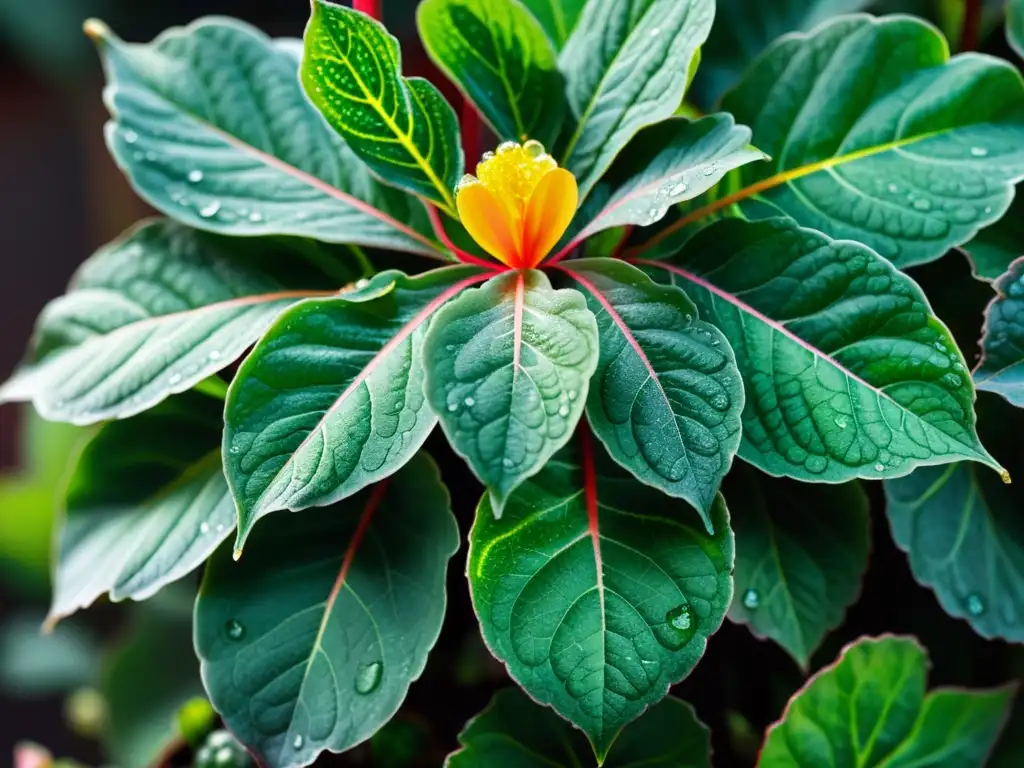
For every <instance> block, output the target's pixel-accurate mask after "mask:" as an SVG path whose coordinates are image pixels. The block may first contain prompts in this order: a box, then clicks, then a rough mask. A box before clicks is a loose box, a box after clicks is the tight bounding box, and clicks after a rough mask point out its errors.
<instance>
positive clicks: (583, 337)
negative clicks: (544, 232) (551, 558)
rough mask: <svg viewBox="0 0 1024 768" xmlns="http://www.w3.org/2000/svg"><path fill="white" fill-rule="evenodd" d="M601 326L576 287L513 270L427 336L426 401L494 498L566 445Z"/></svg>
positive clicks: (500, 503) (467, 298)
mask: <svg viewBox="0 0 1024 768" xmlns="http://www.w3.org/2000/svg"><path fill="white" fill-rule="evenodd" d="M597 347H598V342H597V323H596V322H595V320H594V316H593V314H591V312H590V310H589V309H587V304H586V300H585V299H584V298H583V296H582V295H581V294H580V293H579V292H578V291H575V290H573V289H571V288H570V289H564V290H557V291H556V290H552V288H551V283H550V282H549V281H548V278H547V276H546V275H545V274H544V273H543V272H538V271H537V270H527V271H512V272H506V273H505V274H502V275H499V276H498V277H495V278H493V279H492V280H491V281H490V282H488V283H487V284H485V285H483V286H481V287H480V288H474V289H472V290H468V291H465V292H464V293H463V294H462V295H461V296H459V297H458V298H457V299H455V300H454V301H452V302H451V303H449V304H448V306H446V307H445V308H444V309H442V310H441V311H440V312H439V313H438V315H437V319H436V321H435V322H434V323H433V324H432V325H431V327H430V331H429V332H428V334H427V338H426V342H425V346H424V352H423V356H424V359H425V361H426V367H427V379H426V393H427V400H428V401H429V402H430V404H431V406H433V408H434V411H435V412H436V413H437V414H438V416H439V417H440V420H441V426H442V427H443V428H444V431H445V434H446V435H447V436H448V440H449V441H450V442H451V444H452V447H453V448H454V449H455V450H456V451H457V452H458V453H459V454H460V455H461V456H463V457H465V458H466V459H467V460H468V461H469V465H470V467H471V468H472V470H473V472H474V473H476V476H477V477H479V478H480V480H481V482H483V483H484V485H486V486H487V488H488V490H489V491H490V498H491V504H492V507H493V509H494V512H495V514H497V515H499V516H500V515H501V512H502V508H503V507H504V505H505V501H506V499H508V497H509V494H510V493H512V491H513V490H515V488H516V487H517V486H519V484H520V483H522V482H523V481H524V480H526V479H527V478H528V477H531V476H532V475H534V474H536V473H537V472H538V471H539V470H540V469H541V467H543V466H544V464H545V462H547V460H548V458H550V457H551V455H552V454H554V453H555V451H557V450H558V449H559V448H561V447H562V446H564V445H565V444H566V443H567V442H568V440H569V438H570V437H571V436H572V432H573V429H574V428H575V426H576V423H577V422H578V421H579V418H580V416H581V415H582V413H583V406H584V403H585V402H586V399H587V388H588V386H589V382H590V377H591V376H592V375H593V373H594V369H595V367H596V366H597V357H598V348H597Z"/></svg>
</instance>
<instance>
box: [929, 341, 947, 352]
mask: <svg viewBox="0 0 1024 768" xmlns="http://www.w3.org/2000/svg"><path fill="white" fill-rule="evenodd" d="M932 346H933V347H935V348H936V349H937V350H939V352H945V351H946V345H945V344H943V343H942V342H941V341H936V342H935V343H934V344H932Z"/></svg>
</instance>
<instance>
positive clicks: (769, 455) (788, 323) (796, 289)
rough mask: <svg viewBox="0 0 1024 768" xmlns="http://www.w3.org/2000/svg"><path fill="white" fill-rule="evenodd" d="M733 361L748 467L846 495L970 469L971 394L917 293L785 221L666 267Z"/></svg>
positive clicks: (695, 244) (715, 237) (888, 272)
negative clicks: (946, 468) (923, 474)
mask: <svg viewBox="0 0 1024 768" xmlns="http://www.w3.org/2000/svg"><path fill="white" fill-rule="evenodd" d="M646 265H647V266H648V268H650V269H651V271H652V274H655V275H662V276H668V277H670V278H671V280H672V281H673V282H676V283H677V284H678V285H680V286H681V287H682V288H683V289H684V290H685V291H686V293H687V295H688V296H689V297H690V298H691V299H693V301H694V303H695V304H696V305H697V307H698V309H699V310H700V316H701V318H703V319H704V320H705V321H707V322H709V323H712V324H713V325H715V326H717V327H718V328H719V329H720V330H721V331H722V332H723V333H724V334H725V337H726V338H727V339H728V340H729V343H730V344H731V345H732V347H733V350H734V351H735V353H736V362H737V364H738V366H739V369H740V372H741V373H742V374H743V382H744V388H745V390H746V407H745V409H744V413H743V443H742V444H741V445H740V451H739V453H740V456H742V457H743V458H745V459H747V460H748V461H750V462H751V463H752V464H754V465H755V466H757V467H759V468H761V469H763V470H765V471H766V472H768V473H769V474H773V475H788V476H789V477H793V478H796V479H798V480H808V481H824V482H842V481H844V480H850V479H853V478H856V477H861V478H866V479H879V478H888V477H900V476H902V475H905V474H908V473H909V472H911V471H912V470H913V469H914V468H915V467H917V466H922V465H931V464H946V463H950V462H954V461H960V460H964V459H970V460H973V461H979V462H982V463H985V464H987V465H989V466H990V467H992V468H994V469H997V470H999V471H1003V470H1002V468H1001V467H999V465H998V464H997V463H996V462H995V460H994V459H993V458H992V457H991V456H990V455H989V454H988V452H987V451H986V450H985V449H984V448H983V447H982V445H981V443H980V442H979V440H978V436H977V433H976V431H975V426H974V425H975V415H974V399H975V393H974V387H973V385H972V383H971V378H970V375H969V374H968V373H967V369H966V365H965V362H964V359H963V356H962V355H961V353H960V351H959V350H958V349H957V347H956V343H955V342H954V341H953V338H952V336H951V335H950V333H949V331H948V330H947V329H946V327H945V326H944V325H943V324H942V323H941V322H940V321H939V320H938V318H936V317H935V315H934V314H933V313H932V310H931V307H929V305H928V301H927V299H926V298H925V296H924V294H923V293H922V292H921V289H920V288H919V287H918V286H917V284H916V283H914V282H913V280H911V279H910V278H909V277H907V276H906V275H904V274H903V273H901V272H899V271H898V270H897V269H896V268H895V267H893V265H891V264H890V263H889V262H888V261H886V260H885V259H883V258H881V257H880V256H878V255H877V254H875V253H874V252H872V251H871V250H870V249H868V248H865V247H864V246H862V245H859V244H857V243H852V242H843V241H834V240H831V239H829V238H828V237H826V236H824V235H822V234H820V233H818V232H815V231H813V230H809V229H802V228H801V227H799V226H797V225H796V224H795V223H794V222H792V221H791V220H789V219H769V220H765V221H761V222H756V223H751V222H747V221H744V220H742V219H726V220H723V221H720V222H717V223H715V224H713V225H711V226H709V227H707V228H706V229H704V230H702V231H701V232H700V233H699V234H697V235H696V236H694V237H693V238H692V239H691V240H689V241H688V242H687V244H686V246H685V247H684V249H683V250H682V251H681V252H680V253H679V254H677V255H676V256H675V257H673V259H672V260H671V263H667V262H647V263H646Z"/></svg>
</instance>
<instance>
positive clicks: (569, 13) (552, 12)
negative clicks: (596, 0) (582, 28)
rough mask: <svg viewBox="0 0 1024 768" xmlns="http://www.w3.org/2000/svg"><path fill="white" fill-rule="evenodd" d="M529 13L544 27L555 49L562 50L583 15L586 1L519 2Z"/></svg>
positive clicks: (524, 0) (547, 0) (546, 0)
mask: <svg viewBox="0 0 1024 768" xmlns="http://www.w3.org/2000/svg"><path fill="white" fill-rule="evenodd" d="M521 2H522V4H523V5H525V6H526V7H527V8H528V9H529V10H530V12H531V13H533V15H534V16H535V17H536V19H537V21H539V22H540V25H541V26H542V27H544V31H545V32H547V35H548V37H549V38H550V39H551V42H553V43H554V44H555V48H556V49H558V50H561V49H562V46H564V45H565V41H566V40H568V39H569V35H570V34H572V31H573V29H575V28H576V22H577V21H579V18H580V14H581V13H583V6H585V5H586V4H587V0H521Z"/></svg>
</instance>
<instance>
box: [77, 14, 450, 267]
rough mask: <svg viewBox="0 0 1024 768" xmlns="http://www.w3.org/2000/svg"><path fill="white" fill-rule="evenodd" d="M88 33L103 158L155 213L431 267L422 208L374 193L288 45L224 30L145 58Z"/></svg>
mask: <svg viewBox="0 0 1024 768" xmlns="http://www.w3.org/2000/svg"><path fill="white" fill-rule="evenodd" d="M85 29H86V32H87V33H88V34H89V35H90V36H91V37H92V38H93V39H95V40H96V42H97V44H98V46H99V49H100V53H101V54H102V56H103V63H104V67H105V69H106V73H107V81H108V86H107V90H106V92H105V96H104V98H105V100H106V103H107V107H108V108H109V109H110V112H111V116H112V120H111V122H110V123H108V124H107V131H106V135H107V145H108V146H109V148H110V151H111V153H112V154H113V156H114V160H115V161H116V162H117V164H118V165H119V166H120V167H121V169H122V170H123V171H124V172H125V173H126V174H127V175H128V178H129V179H130V180H131V182H132V185H133V186H134V187H135V189H136V191H137V192H138V193H139V194H140V195H141V196H142V197H143V198H145V200H146V201H147V202H149V203H150V204H151V205H153V206H154V207H155V208H158V209H159V210H161V211H163V212H164V213H166V214H167V215H168V216H171V217H173V218H176V219H178V220H180V221H183V222H185V223H186V224H191V225H192V226H195V227H200V228H202V229H208V230H211V231H214V232H220V233H222V234H226V235H244V236H250V235H278V234H288V235H301V236H304V237H313V238H316V239H318V240H326V241H330V242H343V243H358V244H360V245H369V246H377V247H381V248H391V249H394V250H400V251H411V252H413V253H421V254H425V255H435V256H436V255H438V251H439V249H440V246H438V245H437V244H436V243H435V242H434V241H433V240H432V239H431V238H430V237H429V236H427V235H426V234H424V233H427V232H429V231H430V227H429V222H428V221H427V218H426V212H425V211H424V210H423V208H422V206H420V205H419V204H417V203H416V202H415V201H413V200H410V199H408V198H407V197H406V196H405V195H403V194H401V193H399V192H396V191H395V190H392V189H388V188H387V187H385V186H384V185H382V184H380V183H378V182H377V181H375V180H374V179H373V178H372V177H371V176H370V174H369V172H368V171H367V169H366V166H365V165H363V163H361V162H360V161H359V159H358V158H357V157H356V155H355V154H354V153H353V152H352V151H351V150H350V149H349V148H348V147H347V146H346V145H345V143H344V142H343V141H342V140H341V139H340V138H339V137H338V136H337V135H335V134H334V132H333V131H332V130H331V129H330V127H329V126H328V125H327V124H326V123H324V121H323V118H322V117H321V116H320V115H319V114H318V113H317V111H316V109H315V108H314V107H313V106H312V105H311V104H310V103H309V102H308V101H307V100H306V98H305V96H304V95H303V93H302V88H301V86H300V84H299V82H298V78H297V74H296V73H297V72H298V69H299V61H298V58H297V56H296V52H295V50H294V46H293V45H292V44H291V41H288V40H285V41H277V42H274V41H271V40H270V39H269V38H267V37H266V36H265V35H264V34H263V33H262V32H260V31H259V30H257V29H255V28H253V27H250V26H248V25H247V24H244V23H242V22H239V21H234V20H230V19H224V18H209V19H200V20H199V21H196V22H194V23H193V24H191V25H189V26H187V27H176V28H173V29H170V30H168V31H166V32H164V33H163V34H162V35H160V36H159V37H157V38H156V39H155V40H154V41H153V42H152V43H148V44H141V45H140V44H133V43H125V42H122V41H121V40H119V39H118V38H117V37H116V36H115V35H114V34H113V33H112V32H111V31H110V30H109V29H107V27H106V25H104V24H103V23H102V22H99V21H96V20H91V21H89V22H87V23H86V27H85Z"/></svg>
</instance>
